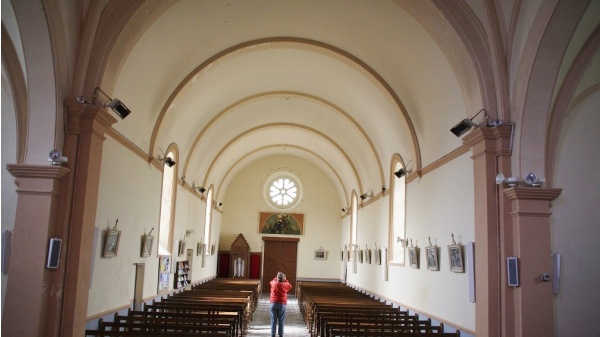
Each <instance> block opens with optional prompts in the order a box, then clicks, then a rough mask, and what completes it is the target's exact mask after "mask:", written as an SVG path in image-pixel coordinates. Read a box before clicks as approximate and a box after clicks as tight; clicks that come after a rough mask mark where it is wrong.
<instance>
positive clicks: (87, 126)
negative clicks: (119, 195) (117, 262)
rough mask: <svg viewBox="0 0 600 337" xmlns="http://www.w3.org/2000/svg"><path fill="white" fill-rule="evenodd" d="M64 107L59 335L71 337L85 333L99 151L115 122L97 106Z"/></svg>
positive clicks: (100, 154) (100, 163)
mask: <svg viewBox="0 0 600 337" xmlns="http://www.w3.org/2000/svg"><path fill="white" fill-rule="evenodd" d="M66 107H67V132H66V136H65V153H66V154H67V155H69V156H70V157H71V158H73V160H71V159H70V163H72V165H73V172H74V174H73V175H72V177H71V179H70V181H69V191H70V192H71V199H70V200H69V202H68V204H67V205H68V210H67V212H66V214H68V215H69V219H68V221H67V223H68V228H65V230H66V232H68V238H69V245H68V250H67V252H66V253H67V262H66V263H67V266H66V267H67V273H66V282H65V294H64V307H63V310H62V312H63V315H62V322H61V331H60V333H61V334H60V336H61V337H74V336H83V333H84V331H85V323H86V317H87V315H86V313H87V306H88V297H89V286H90V275H91V261H92V257H93V252H92V247H93V246H94V245H93V240H94V227H95V223H96V208H97V203H98V189H99V186H98V185H99V182H100V169H101V166H102V149H103V146H104V140H105V133H106V131H107V130H108V129H109V128H110V127H111V125H112V124H114V123H116V121H117V120H116V119H115V118H114V117H112V116H111V115H110V114H109V113H107V112H106V111H105V110H104V109H102V108H100V107H97V106H93V105H87V104H77V103H73V102H68V103H67V104H66Z"/></svg>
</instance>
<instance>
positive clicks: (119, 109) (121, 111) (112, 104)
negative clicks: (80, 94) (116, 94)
mask: <svg viewBox="0 0 600 337" xmlns="http://www.w3.org/2000/svg"><path fill="white" fill-rule="evenodd" d="M96 91H100V92H101V93H102V94H104V96H106V97H107V98H108V99H110V101H108V102H106V103H104V105H103V106H104V107H108V108H111V109H112V111H114V112H115V113H116V114H117V115H119V117H121V119H124V118H125V117H127V116H128V115H129V114H130V113H131V110H129V108H127V106H126V105H125V104H123V102H121V101H120V100H119V99H116V98H115V99H113V98H111V97H110V96H108V95H107V94H106V93H105V92H104V91H102V89H100V87H96ZM96 91H94V101H95V98H96Z"/></svg>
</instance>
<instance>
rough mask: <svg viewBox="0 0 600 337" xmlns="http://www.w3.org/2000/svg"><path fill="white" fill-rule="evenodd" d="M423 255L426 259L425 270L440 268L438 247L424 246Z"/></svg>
mask: <svg viewBox="0 0 600 337" xmlns="http://www.w3.org/2000/svg"><path fill="white" fill-rule="evenodd" d="M425 256H426V259H427V270H434V271H437V270H440V264H439V262H438V249H437V246H429V247H426V248H425Z"/></svg>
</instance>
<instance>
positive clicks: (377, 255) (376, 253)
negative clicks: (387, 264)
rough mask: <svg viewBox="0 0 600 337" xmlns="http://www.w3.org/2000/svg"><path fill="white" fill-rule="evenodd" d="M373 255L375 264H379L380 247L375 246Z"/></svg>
mask: <svg viewBox="0 0 600 337" xmlns="http://www.w3.org/2000/svg"><path fill="white" fill-rule="evenodd" d="M373 255H375V264H381V249H379V248H375V249H374V250H373Z"/></svg>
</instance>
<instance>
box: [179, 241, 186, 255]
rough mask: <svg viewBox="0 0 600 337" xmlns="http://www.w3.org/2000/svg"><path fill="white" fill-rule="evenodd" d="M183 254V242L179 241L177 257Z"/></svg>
mask: <svg viewBox="0 0 600 337" xmlns="http://www.w3.org/2000/svg"><path fill="white" fill-rule="evenodd" d="M184 253H185V240H179V251H178V255H179V256H183V254H184Z"/></svg>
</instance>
